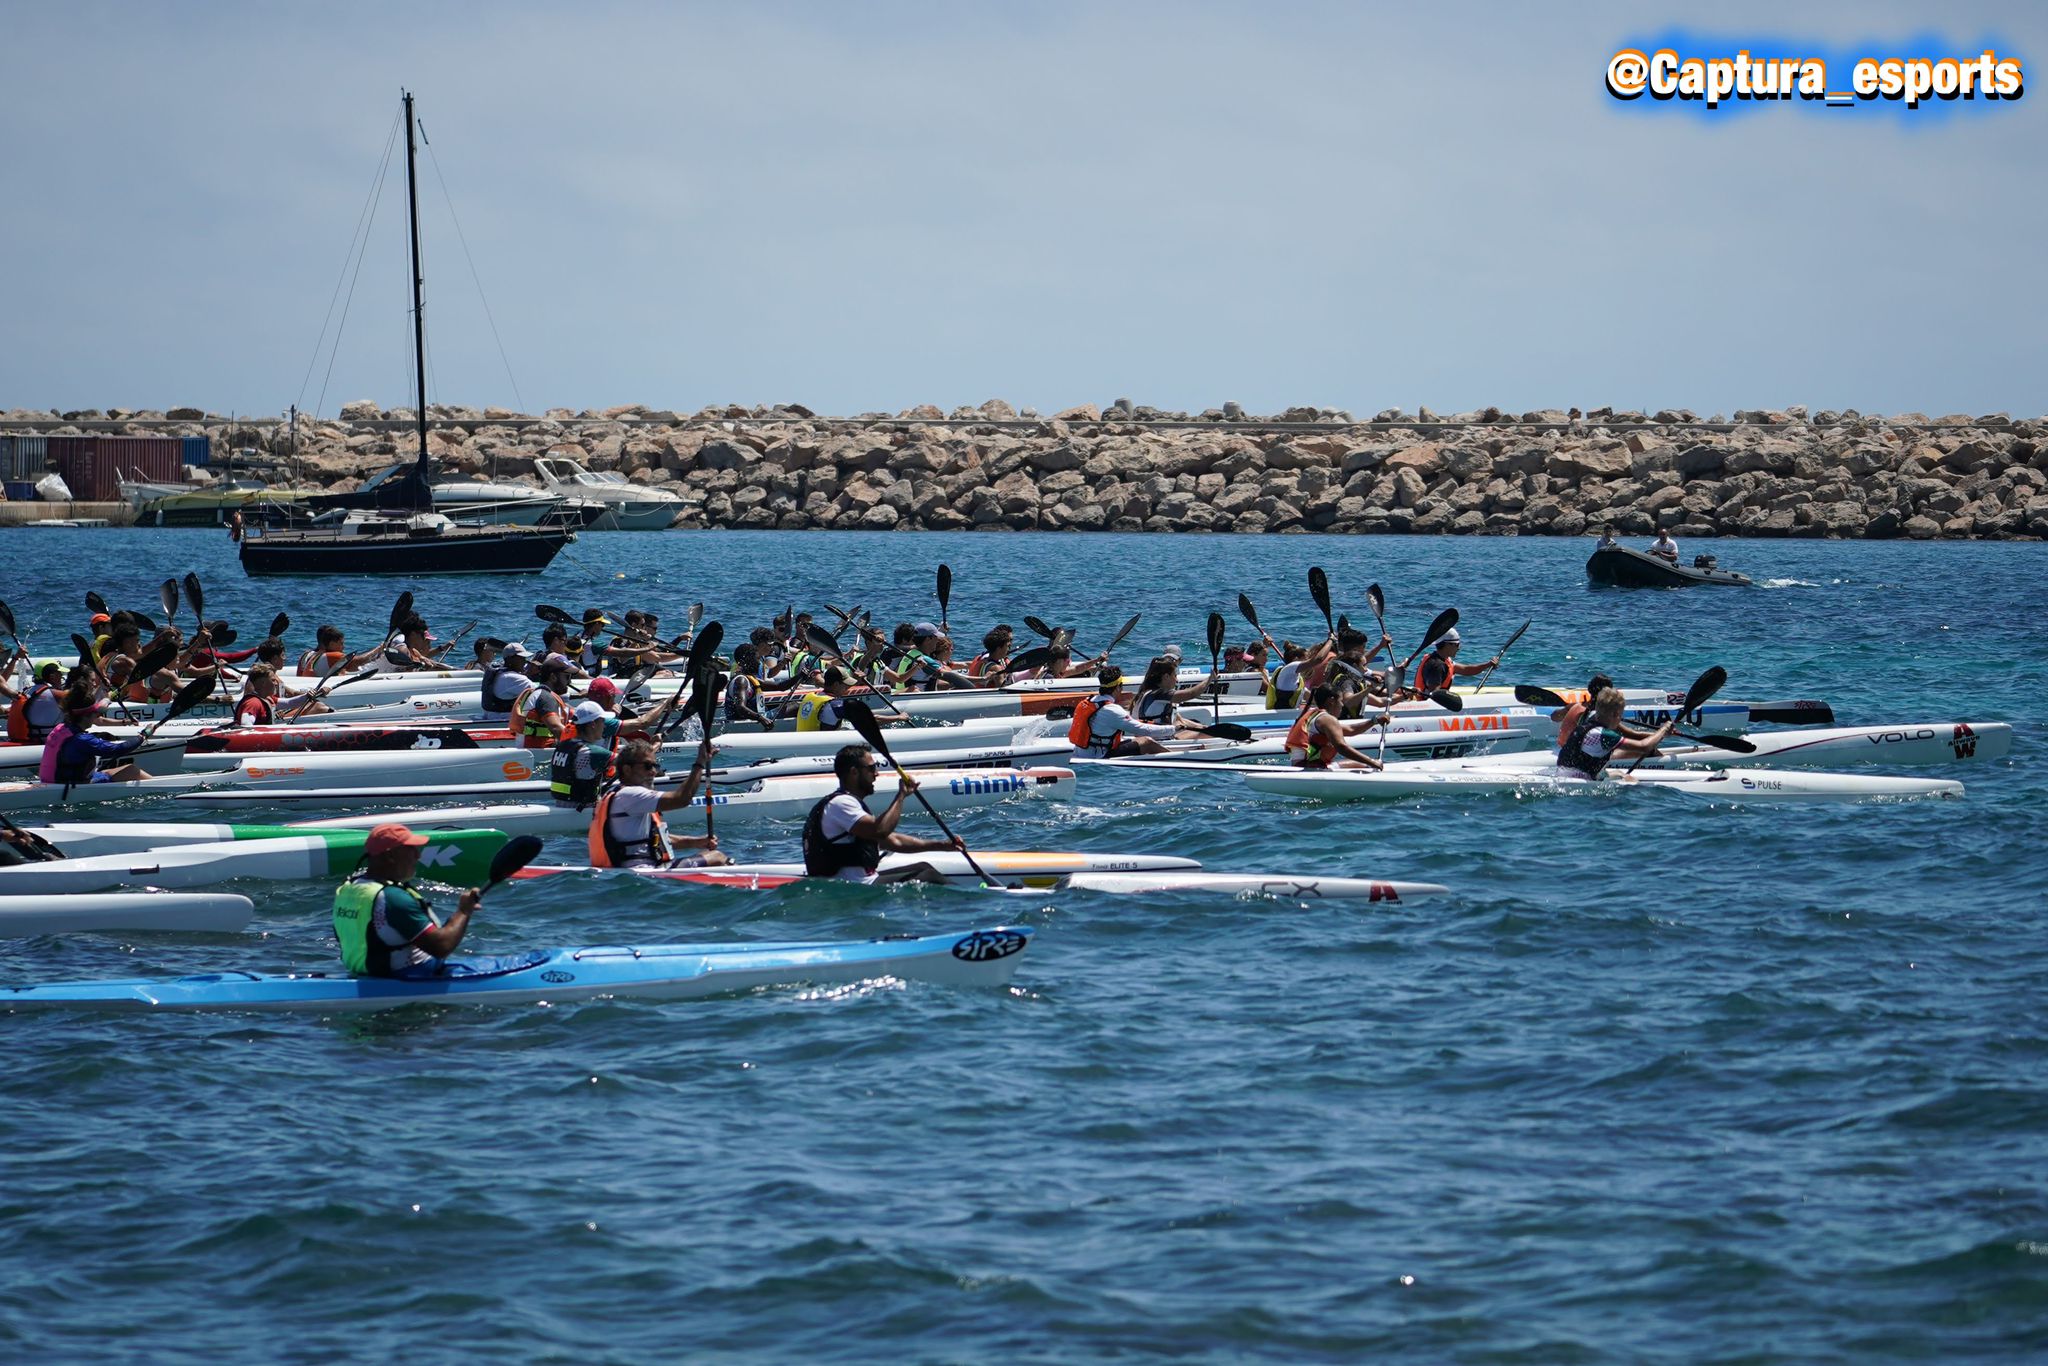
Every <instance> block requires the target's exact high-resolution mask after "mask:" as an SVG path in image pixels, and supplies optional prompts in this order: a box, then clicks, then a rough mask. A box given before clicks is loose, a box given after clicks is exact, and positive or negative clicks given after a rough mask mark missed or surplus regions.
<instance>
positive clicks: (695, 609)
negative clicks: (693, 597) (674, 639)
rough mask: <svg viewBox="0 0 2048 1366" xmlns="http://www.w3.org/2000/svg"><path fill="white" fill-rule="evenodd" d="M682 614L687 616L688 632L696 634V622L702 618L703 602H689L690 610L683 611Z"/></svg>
mask: <svg viewBox="0 0 2048 1366" xmlns="http://www.w3.org/2000/svg"><path fill="white" fill-rule="evenodd" d="M683 615H684V616H686V617H687V618H689V622H690V634H691V635H693V636H694V635H696V634H697V623H698V622H700V621H702V620H704V604H703V603H701V602H693V603H691V604H690V610H689V611H688V612H686V613H684V614H683Z"/></svg>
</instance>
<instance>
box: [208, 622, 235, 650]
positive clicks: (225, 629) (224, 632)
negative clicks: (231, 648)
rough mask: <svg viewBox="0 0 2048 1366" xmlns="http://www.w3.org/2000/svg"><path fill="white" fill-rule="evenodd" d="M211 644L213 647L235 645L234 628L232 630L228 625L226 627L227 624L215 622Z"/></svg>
mask: <svg viewBox="0 0 2048 1366" xmlns="http://www.w3.org/2000/svg"><path fill="white" fill-rule="evenodd" d="M213 643H214V644H215V645H232V644H234V643H235V628H234V627H232V626H230V625H228V624H227V623H226V622H224V621H217V622H215V623H214V624H213Z"/></svg>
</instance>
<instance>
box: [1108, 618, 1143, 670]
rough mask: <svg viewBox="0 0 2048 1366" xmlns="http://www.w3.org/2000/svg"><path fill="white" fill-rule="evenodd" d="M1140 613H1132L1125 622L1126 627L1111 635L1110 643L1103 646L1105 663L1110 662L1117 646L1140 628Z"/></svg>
mask: <svg viewBox="0 0 2048 1366" xmlns="http://www.w3.org/2000/svg"><path fill="white" fill-rule="evenodd" d="M1139 615H1140V614H1139V613H1136V612H1133V613H1132V614H1131V619H1130V620H1129V621H1127V622H1125V623H1124V629H1123V630H1121V631H1118V632H1117V633H1116V634H1115V635H1113V636H1111V637H1110V638H1109V644H1107V645H1105V646H1103V647H1102V661H1103V663H1105V664H1106V663H1108V662H1109V657H1110V655H1111V654H1112V653H1114V652H1115V650H1116V647H1117V646H1119V645H1121V644H1123V643H1124V642H1125V641H1126V640H1128V639H1130V635H1131V632H1133V631H1135V630H1137V629H1138V617H1139Z"/></svg>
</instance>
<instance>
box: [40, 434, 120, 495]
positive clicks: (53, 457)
mask: <svg viewBox="0 0 2048 1366" xmlns="http://www.w3.org/2000/svg"><path fill="white" fill-rule="evenodd" d="M50 463H51V464H52V465H54V466H56V468H57V474H58V475H59V476H60V477H61V478H62V479H63V480H64V484H65V486H66V487H67V488H69V489H70V490H71V496H72V498H74V499H75V500H77V501H78V502H81V503H111V502H113V501H115V500H116V499H118V498H119V497H120V496H121V491H120V489H119V488H118V487H117V486H116V485H117V483H118V480H117V478H116V476H115V474H114V453H113V452H112V451H111V450H107V449H104V448H103V447H102V446H101V444H100V438H99V437H96V436H53V437H51V438H50Z"/></svg>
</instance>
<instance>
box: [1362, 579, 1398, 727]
mask: <svg viewBox="0 0 2048 1366" xmlns="http://www.w3.org/2000/svg"><path fill="white" fill-rule="evenodd" d="M1365 605H1366V606H1367V607H1370V608H1372V619H1373V620H1374V621H1376V622H1378V623H1379V628H1380V634H1381V635H1383V636H1386V637H1387V667H1388V668H1389V669H1393V672H1394V675H1395V676H1394V677H1392V678H1389V679H1388V680H1387V705H1386V706H1385V707H1384V708H1383V709H1382V710H1384V711H1385V713H1386V716H1387V723H1388V725H1389V726H1390V725H1392V724H1393V717H1394V698H1395V697H1396V696H1397V695H1399V693H1400V691H1401V679H1400V672H1401V671H1400V670H1399V669H1394V668H1393V665H1394V644H1393V639H1394V638H1393V637H1392V636H1391V635H1389V634H1388V632H1387V595H1386V594H1385V593H1382V592H1381V591H1380V586H1379V585H1378V584H1376V583H1369V584H1367V585H1366V586H1365ZM1379 758H1380V767H1381V768H1385V767H1386V766H1387V726H1381V727H1380V755H1379Z"/></svg>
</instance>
